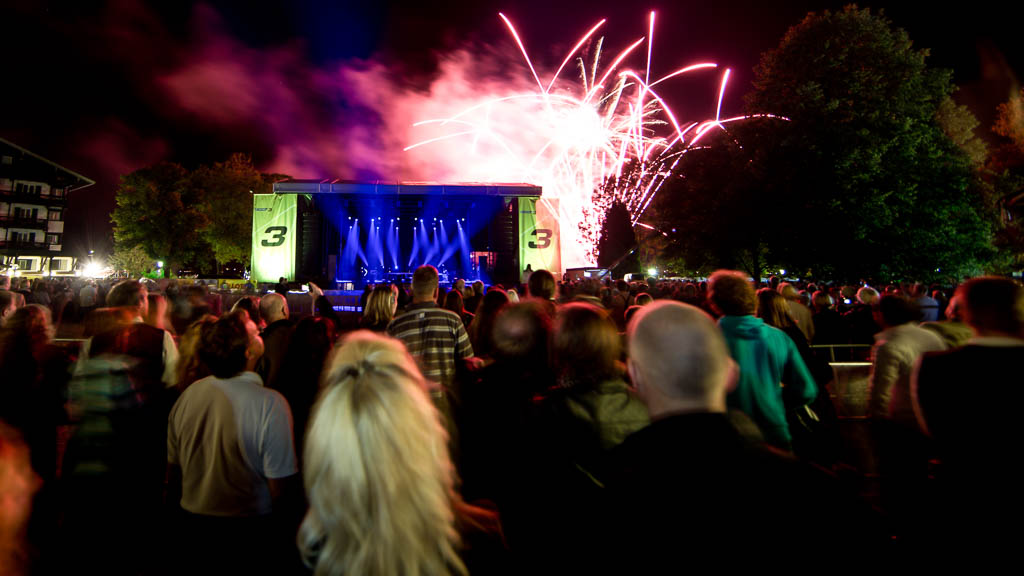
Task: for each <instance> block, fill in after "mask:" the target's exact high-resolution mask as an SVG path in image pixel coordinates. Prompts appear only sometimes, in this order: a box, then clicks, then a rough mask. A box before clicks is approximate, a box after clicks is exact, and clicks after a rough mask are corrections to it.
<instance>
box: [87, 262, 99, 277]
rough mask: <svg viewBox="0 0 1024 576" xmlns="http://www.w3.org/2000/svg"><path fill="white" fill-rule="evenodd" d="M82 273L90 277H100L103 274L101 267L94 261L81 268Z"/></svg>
mask: <svg viewBox="0 0 1024 576" xmlns="http://www.w3.org/2000/svg"><path fill="white" fill-rule="evenodd" d="M82 275H83V276H88V277H90V278H100V277H102V276H103V269H102V268H101V267H100V265H99V264H97V263H96V262H89V263H88V264H86V265H85V268H84V269H82Z"/></svg>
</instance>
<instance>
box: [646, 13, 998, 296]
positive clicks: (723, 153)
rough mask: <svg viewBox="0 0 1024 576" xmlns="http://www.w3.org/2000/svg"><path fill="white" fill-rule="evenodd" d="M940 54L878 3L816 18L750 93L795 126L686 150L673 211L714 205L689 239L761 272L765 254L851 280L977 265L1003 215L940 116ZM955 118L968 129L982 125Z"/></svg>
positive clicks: (732, 135) (943, 96)
mask: <svg viewBox="0 0 1024 576" xmlns="http://www.w3.org/2000/svg"><path fill="white" fill-rule="evenodd" d="M926 56H927V52H926V51H923V50H915V49H914V48H913V47H912V44H911V42H910V39H909V37H908V36H907V34H906V32H904V31H903V30H899V29H894V28H893V27H892V26H891V24H890V23H889V21H888V20H886V19H885V18H884V17H883V16H881V15H874V14H872V13H871V12H870V11H869V10H861V9H858V8H856V7H852V6H851V7H847V8H845V9H844V10H842V11H839V12H827V11H826V12H823V13H820V14H814V13H812V14H809V15H808V16H807V17H806V18H805V19H804V20H803V21H802V22H801V23H800V24H798V25H796V26H794V27H793V28H791V29H790V30H789V31H788V32H787V33H786V35H785V37H784V38H783V39H782V41H781V43H780V44H779V46H778V47H777V48H776V49H774V50H772V51H770V52H767V53H765V54H764V55H763V56H762V59H761V62H760V64H759V65H758V66H757V68H756V69H755V76H756V78H755V81H754V88H753V91H752V92H751V93H750V94H748V95H747V105H748V109H749V111H750V112H752V113H771V114H775V115H780V116H783V117H785V118H787V119H788V121H779V120H771V121H770V120H768V119H765V120H760V121H757V122H748V123H746V124H743V125H739V126H737V127H735V128H729V130H730V132H723V133H721V134H720V135H719V136H718V137H717V140H713V141H711V142H710V143H711V148H710V150H699V151H692V152H690V153H688V154H686V155H685V157H684V160H683V162H681V165H680V167H679V171H680V173H681V174H684V175H685V178H679V179H677V182H675V183H673V186H671V187H670V191H669V194H665V190H663V191H662V192H661V196H662V198H661V200H662V206H665V204H666V203H668V204H671V203H672V202H676V201H680V202H683V203H686V205H687V206H690V205H693V209H694V210H700V211H703V213H704V216H703V217H702V218H697V217H690V218H688V219H687V221H686V222H685V225H686V226H690V228H689V229H688V231H687V233H686V241H687V242H689V241H691V239H692V238H693V237H694V236H697V237H698V238H699V239H698V240H697V242H698V243H699V244H703V246H701V247H700V250H699V251H700V252H702V253H703V254H704V255H705V260H710V261H717V262H718V263H720V264H721V265H730V264H732V265H741V264H742V261H743V260H748V261H751V262H752V264H750V265H746V266H744V268H745V269H747V270H749V271H751V272H752V273H753V272H754V271H755V270H754V268H757V267H760V266H763V264H761V262H763V261H764V260H765V259H766V260H767V261H770V262H772V263H773V264H777V265H780V266H782V267H785V268H787V269H790V270H792V271H794V272H795V273H798V274H801V275H804V274H808V273H809V274H813V275H817V276H823V277H835V278H843V279H851V280H855V279H859V278H866V277H873V278H878V279H888V278H894V277H895V278H918V279H922V280H928V279H931V278H934V277H948V276H951V275H952V276H957V275H960V274H962V273H965V272H968V271H974V270H975V269H976V266H977V264H978V263H979V262H983V261H985V260H986V259H987V258H989V257H990V256H991V254H992V247H991V242H990V230H989V222H990V220H989V219H988V217H987V215H986V214H984V213H983V211H982V208H983V206H984V203H983V202H979V201H977V200H978V199H977V198H976V197H975V195H976V194H977V193H978V190H977V187H976V186H974V185H973V183H974V179H975V172H974V171H973V170H972V166H971V160H970V158H969V157H968V155H967V154H966V153H965V152H964V151H962V150H961V149H960V148H958V147H957V144H955V143H954V142H953V141H952V140H950V138H949V137H948V136H947V134H946V133H945V132H944V131H943V128H942V126H940V123H939V120H938V115H939V110H940V106H941V105H942V104H943V102H945V101H946V100H947V99H948V97H949V95H950V93H951V92H952V91H953V85H952V83H951V74H950V72H949V71H946V70H935V69H931V68H928V67H927V66H926V64H925V58H926ZM946 113H947V116H950V117H951V119H953V120H956V121H957V122H956V123H954V124H956V125H957V126H959V128H958V130H959V131H960V132H961V133H962V132H963V131H964V130H963V126H965V125H967V124H969V121H966V120H965V118H964V117H963V115H962V114H960V111H959V110H957V109H955V108H954V109H953V110H952V111H950V110H946ZM733 126H736V125H733ZM967 131H969V130H967ZM704 163H706V165H704V166H701V164H704ZM702 204H703V205H704V206H702ZM676 211H678V209H677V210H676Z"/></svg>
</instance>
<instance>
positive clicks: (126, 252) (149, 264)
mask: <svg viewBox="0 0 1024 576" xmlns="http://www.w3.org/2000/svg"><path fill="white" fill-rule="evenodd" d="M153 262H154V259H153V258H152V257H150V256H149V254H146V250H145V249H144V248H143V247H142V246H138V245H136V246H132V247H130V248H129V247H126V246H123V245H122V246H116V247H115V248H114V253H113V254H111V255H110V258H109V259H108V263H109V264H110V268H111V269H113V270H116V271H118V272H120V271H127V272H128V275H129V276H131V277H132V278H141V277H142V275H143V274H145V273H146V272H149V271H150V270H152V268H153Z"/></svg>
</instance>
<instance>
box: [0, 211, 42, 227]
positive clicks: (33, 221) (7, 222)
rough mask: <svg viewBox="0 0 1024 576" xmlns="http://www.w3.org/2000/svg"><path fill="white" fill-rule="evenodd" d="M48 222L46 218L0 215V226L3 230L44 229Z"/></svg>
mask: <svg viewBox="0 0 1024 576" xmlns="http://www.w3.org/2000/svg"><path fill="white" fill-rule="evenodd" d="M48 222H49V220H47V219H46V218H33V217H31V216H15V215H13V214H12V215H6V214H0V226H3V227H5V228H30V229H37V230H38V229H46V228H47V226H48Z"/></svg>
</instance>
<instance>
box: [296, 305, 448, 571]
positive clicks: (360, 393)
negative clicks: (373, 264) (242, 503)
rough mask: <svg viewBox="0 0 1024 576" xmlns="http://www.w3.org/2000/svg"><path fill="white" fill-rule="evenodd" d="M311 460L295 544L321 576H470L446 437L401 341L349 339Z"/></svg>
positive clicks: (328, 380) (316, 423)
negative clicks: (463, 575) (339, 574)
mask: <svg viewBox="0 0 1024 576" xmlns="http://www.w3.org/2000/svg"><path fill="white" fill-rule="evenodd" d="M421 294H422V292H421ZM304 455H305V457H304V460H303V478H304V481H305V485H306V494H307V495H308V498H309V511H308V512H307V513H306V517H305V519H304V520H303V522H302V526H301V528H300V529H299V536H298V541H299V550H300V552H301V553H302V556H303V559H304V560H305V561H306V563H307V564H308V565H309V566H310V567H313V568H314V570H315V572H316V573H318V574H321V573H334V572H336V571H340V570H342V569H343V571H344V573H348V574H444V573H448V572H449V571H451V570H452V569H455V570H457V571H459V572H461V571H463V570H464V569H463V565H462V562H461V560H459V557H458V555H457V554H456V552H455V548H456V546H457V545H458V536H457V533H456V531H455V529H454V516H453V511H452V510H453V503H454V502H455V498H456V496H455V493H454V479H453V474H452V464H451V460H450V458H449V456H448V447H447V438H446V434H445V432H444V428H443V427H442V426H441V423H440V420H439V418H438V414H437V411H436V410H435V409H434V407H433V405H432V404H431V402H430V400H429V399H428V397H427V394H426V381H425V380H424V378H423V376H422V375H421V374H420V371H419V370H418V369H417V367H416V363H415V362H414V361H413V359H412V357H411V356H409V353H408V352H407V351H406V349H405V347H404V346H402V344H401V343H400V342H398V341H397V340H392V339H390V338H384V337H381V336H377V335H374V334H372V333H370V332H366V331H360V332H355V333H353V334H351V335H349V336H348V337H347V338H346V339H345V340H344V342H343V343H342V345H341V346H340V347H339V348H338V349H337V350H336V351H335V353H334V354H333V356H332V357H331V358H330V359H329V360H328V365H327V368H326V369H325V371H324V376H323V379H322V383H321V390H320V396H319V398H318V399H317V402H316V405H315V406H314V407H313V412H312V416H311V419H310V424H309V427H308V431H307V435H306V445H305V452H304Z"/></svg>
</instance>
